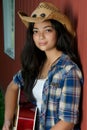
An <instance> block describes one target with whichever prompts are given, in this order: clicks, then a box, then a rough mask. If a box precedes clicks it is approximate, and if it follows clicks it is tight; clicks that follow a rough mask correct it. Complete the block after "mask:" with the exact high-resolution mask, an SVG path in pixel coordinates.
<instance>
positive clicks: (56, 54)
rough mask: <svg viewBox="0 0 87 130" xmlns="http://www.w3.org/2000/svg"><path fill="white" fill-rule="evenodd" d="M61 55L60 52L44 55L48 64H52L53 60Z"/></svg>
mask: <svg viewBox="0 0 87 130" xmlns="http://www.w3.org/2000/svg"><path fill="white" fill-rule="evenodd" d="M61 55H62V51H58V50H57V51H54V52H48V53H46V56H47V60H46V62H48V63H49V64H53V63H54V62H55V60H57V59H58V58H59V57H60V56H61Z"/></svg>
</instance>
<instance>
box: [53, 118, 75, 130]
mask: <svg viewBox="0 0 87 130" xmlns="http://www.w3.org/2000/svg"><path fill="white" fill-rule="evenodd" d="M73 127H74V124H73V123H70V122H65V121H62V120H60V121H59V122H58V123H57V124H56V125H54V126H53V127H52V128H51V130H72V129H73Z"/></svg>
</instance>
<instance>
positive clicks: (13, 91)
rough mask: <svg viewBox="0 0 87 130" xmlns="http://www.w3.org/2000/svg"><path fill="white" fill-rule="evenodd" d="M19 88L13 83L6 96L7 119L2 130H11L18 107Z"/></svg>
mask: <svg viewBox="0 0 87 130" xmlns="http://www.w3.org/2000/svg"><path fill="white" fill-rule="evenodd" d="M17 97H18V86H17V85H16V84H14V82H13V81H12V82H11V83H10V84H9V86H8V87H7V91H6V94H5V117H4V118H5V119H4V125H3V128H2V130H9V127H10V125H11V123H12V119H13V116H14V112H15V108H16V106H17Z"/></svg>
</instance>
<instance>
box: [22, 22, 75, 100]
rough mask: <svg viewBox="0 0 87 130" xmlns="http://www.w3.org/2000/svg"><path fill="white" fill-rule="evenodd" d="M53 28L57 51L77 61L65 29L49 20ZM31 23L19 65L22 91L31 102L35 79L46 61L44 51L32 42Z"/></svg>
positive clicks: (69, 36)
mask: <svg viewBox="0 0 87 130" xmlns="http://www.w3.org/2000/svg"><path fill="white" fill-rule="evenodd" d="M50 22H51V23H52V25H53V27H54V28H55V30H56V32H57V34H58V42H57V45H56V47H57V49H58V50H60V51H62V52H63V53H65V54H68V55H69V56H70V57H71V59H72V60H73V61H75V62H76V61H77V60H76V57H75V55H74V53H73V51H72V42H73V37H72V36H71V35H70V34H69V33H68V31H67V30H66V28H65V27H64V26H63V25H62V24H61V23H59V22H57V21H55V20H50ZM33 26H34V24H33V23H30V24H29V28H28V30H27V37H26V43H25V46H24V49H23V51H22V53H21V63H22V76H23V79H24V90H25V92H26V94H27V96H28V98H29V100H31V99H32V100H33V99H34V98H33V94H32V89H33V86H34V83H35V79H36V78H37V76H38V74H39V71H40V68H41V66H42V64H43V63H44V62H45V60H46V55H45V52H44V51H41V50H40V49H38V48H37V47H36V46H35V44H34V41H33Z"/></svg>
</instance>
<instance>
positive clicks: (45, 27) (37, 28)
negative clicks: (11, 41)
mask: <svg viewBox="0 0 87 130" xmlns="http://www.w3.org/2000/svg"><path fill="white" fill-rule="evenodd" d="M49 27H51V28H53V26H51V25H50V26H45V27H43V29H45V28H49ZM33 29H38V28H37V27H34V28H33Z"/></svg>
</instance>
